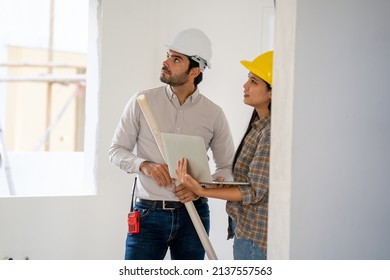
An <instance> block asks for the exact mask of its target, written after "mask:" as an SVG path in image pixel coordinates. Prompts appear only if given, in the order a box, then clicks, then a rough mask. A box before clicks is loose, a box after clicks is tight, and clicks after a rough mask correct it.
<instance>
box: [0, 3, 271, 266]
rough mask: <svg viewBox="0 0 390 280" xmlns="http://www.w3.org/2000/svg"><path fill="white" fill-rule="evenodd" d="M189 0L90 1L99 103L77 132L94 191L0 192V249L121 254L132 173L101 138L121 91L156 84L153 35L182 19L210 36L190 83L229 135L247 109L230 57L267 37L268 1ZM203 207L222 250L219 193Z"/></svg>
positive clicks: (158, 50)
mask: <svg viewBox="0 0 390 280" xmlns="http://www.w3.org/2000/svg"><path fill="white" fill-rule="evenodd" d="M189 3H191V4H193V2H189V1H180V0H175V1H173V0H165V1H154V0H144V1H128V0H115V1H112V0H110V1H102V3H101V2H100V1H97V0H90V7H91V10H90V13H91V14H90V46H89V51H90V52H89V55H90V57H89V62H88V85H87V96H88V98H90V96H93V95H96V94H98V95H99V98H100V106H99V110H98V111H97V110H96V108H95V107H93V106H92V108H91V106H89V108H87V110H88V113H87V114H88V115H87V122H89V126H88V130H87V132H86V133H87V134H86V138H87V139H94V138H95V136H96V142H95V143H96V149H95V146H94V145H93V144H92V145H91V146H88V147H86V152H87V153H92V154H94V153H95V152H96V158H97V160H96V161H89V162H86V168H87V169H89V170H91V169H94V170H95V172H96V184H97V195H96V196H83V197H40V198H39V197H36V198H20V197H19V198H1V199H0V224H1V228H2V230H1V231H0V255H1V257H4V256H11V257H14V258H15V259H22V258H24V257H26V256H28V257H29V258H31V259H122V258H123V253H124V241H125V237H126V214H127V211H128V207H129V199H130V189H131V185H132V184H131V183H132V176H130V175H127V174H125V173H124V172H122V171H120V170H119V168H117V167H115V166H113V165H111V164H110V163H109V161H108V147H109V145H110V142H111V138H112V135H113V133H114V130H115V127H116V125H117V123H118V120H119V117H120V114H121V112H122V110H123V108H124V105H125V103H126V102H127V100H128V99H129V98H130V96H131V95H132V94H133V93H135V91H137V90H140V89H144V88H148V87H152V86H155V85H159V84H160V82H159V75H158V72H159V70H160V68H161V61H162V58H163V57H164V56H165V52H166V50H165V49H164V47H162V46H161V45H160V44H161V43H165V42H167V41H169V40H170V39H171V38H172V37H173V36H174V35H175V34H176V33H177V32H178V31H180V30H182V29H184V28H187V27H190V26H193V27H198V28H201V29H203V30H204V31H205V32H206V33H207V34H208V35H209V37H210V38H211V40H212V41H213V49H214V55H213V58H212V69H207V71H206V72H205V75H204V81H203V82H202V83H201V85H200V88H201V91H202V92H204V94H205V95H206V96H208V97H209V98H210V99H212V100H215V101H216V102H218V103H219V104H221V106H222V107H223V108H224V109H225V111H226V114H227V117H228V119H229V122H230V123H231V125H232V131H233V133H234V137H235V140H236V143H237V142H238V141H239V139H240V137H241V135H242V132H243V130H244V127H245V126H246V124H247V122H248V119H249V115H250V112H251V110H250V109H249V108H246V107H245V106H244V105H243V103H242V94H243V93H242V84H243V83H244V81H245V79H246V76H247V71H246V70H245V69H244V68H243V67H242V66H241V65H240V63H239V61H240V60H241V59H253V58H254V57H255V56H257V55H258V54H260V53H261V52H262V51H265V50H267V48H269V47H270V46H272V43H271V42H270V38H271V37H272V36H271V34H272V29H271V31H269V30H268V29H270V28H272V26H270V25H272V19H273V18H272V16H273V13H272V11H271V10H270V8H271V7H272V5H273V1H265V0H263V1H258V0H245V1H233V0H230V1H222V2H220V1H207V0H200V1H197V2H196V5H195V6H196V7H195V6H194V7H190V6H189ZM263 6H267V7H268V8H264V9H263ZM264 15H265V16H264ZM263 18H266V20H265V22H264V23H263V20H262V19H263ZM96 21H97V22H96ZM263 25H264V27H263ZM263 29H264V30H266V32H264V33H263V32H261V30H263ZM264 34H268V35H264ZM98 54H99V56H98ZM87 102H88V104H89V105H91V104H90V102H94V101H93V100H89V101H87ZM96 118H99V125H98V126H96V125H95V120H96ZM89 143H90V142H89ZM59 180H61V178H59ZM211 211H212V221H211V222H212V229H211V242H212V244H213V246H214V247H215V248H214V249H215V251H216V253H217V255H218V258H219V259H231V258H232V254H231V242H230V241H226V227H227V216H226V214H225V210H224V202H222V201H220V202H217V201H213V202H211Z"/></svg>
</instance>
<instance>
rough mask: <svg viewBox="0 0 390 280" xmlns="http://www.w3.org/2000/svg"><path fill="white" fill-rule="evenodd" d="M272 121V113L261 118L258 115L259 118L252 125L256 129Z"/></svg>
mask: <svg viewBox="0 0 390 280" xmlns="http://www.w3.org/2000/svg"><path fill="white" fill-rule="evenodd" d="M270 123H271V114H269V115H268V116H266V117H265V118H259V117H257V119H256V120H255V121H254V122H253V123H252V127H253V128H254V129H259V130H261V129H263V128H264V127H266V126H267V125H269V124H270Z"/></svg>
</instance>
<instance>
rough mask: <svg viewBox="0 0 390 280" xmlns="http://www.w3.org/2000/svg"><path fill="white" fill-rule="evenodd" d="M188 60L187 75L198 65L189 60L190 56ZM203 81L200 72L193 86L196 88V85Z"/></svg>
mask: <svg viewBox="0 0 390 280" xmlns="http://www.w3.org/2000/svg"><path fill="white" fill-rule="evenodd" d="M186 56H187V57H188V60H189V61H190V65H189V66H188V70H187V74H188V73H190V70H191V69H192V68H195V67H199V63H198V62H196V61H195V60H193V59H192V58H191V56H188V55H186ZM202 80H203V72H200V73H199V75H198V76H197V77H196V78H195V80H194V85H195V86H197V85H198V84H200V82H201V81H202Z"/></svg>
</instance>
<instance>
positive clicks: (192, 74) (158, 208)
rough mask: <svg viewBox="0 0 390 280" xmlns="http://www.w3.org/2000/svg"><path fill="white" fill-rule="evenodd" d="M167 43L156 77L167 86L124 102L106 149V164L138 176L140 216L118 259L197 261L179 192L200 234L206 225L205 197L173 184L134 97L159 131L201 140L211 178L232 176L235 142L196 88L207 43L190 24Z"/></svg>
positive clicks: (200, 253) (206, 61)
mask: <svg viewBox="0 0 390 280" xmlns="http://www.w3.org/2000/svg"><path fill="white" fill-rule="evenodd" d="M167 48H168V52H167V58H166V60H165V61H164V62H163V64H162V69H161V76H160V80H161V81H162V82H163V83H165V84H166V85H165V86H160V87H157V88H152V89H148V90H143V91H140V92H138V93H136V94H135V95H134V96H133V97H132V98H131V99H130V100H129V102H128V104H127V105H126V107H125V109H124V112H123V114H122V117H121V119H120V121H119V124H118V127H117V129H116V132H115V135H114V137H113V140H112V145H111V147H110V151H109V157H110V160H111V162H112V163H113V164H115V165H117V166H118V167H120V168H121V169H122V170H124V171H125V172H128V173H137V174H138V179H139V180H138V182H137V185H136V187H135V195H136V197H137V200H136V203H135V208H136V209H137V210H138V211H139V213H140V232H139V233H138V234H128V235H127V240H126V253H125V259H133V260H135V259H139V260H150V259H154V260H155V259H164V257H165V255H166V252H167V250H168V248H169V249H170V252H171V259H175V260H176V259H177V260H178V259H180V260H182V259H190V260H201V259H204V256H205V250H204V248H203V246H202V244H201V241H200V239H199V237H198V235H197V232H196V230H195V228H194V226H193V224H192V221H191V218H190V216H189V214H188V213H187V210H186V207H185V205H184V204H183V203H181V202H180V201H179V197H180V200H181V201H193V202H194V205H195V208H196V210H197V212H198V214H199V217H200V218H201V220H202V223H203V226H204V228H205V230H206V232H207V233H208V232H209V228H210V220H209V207H208V203H207V199H206V198H202V197H198V196H196V195H195V194H194V193H193V192H191V191H189V190H187V189H186V188H183V187H182V186H178V187H176V188H175V184H174V181H173V179H172V178H171V177H170V176H169V171H168V166H167V165H166V164H165V163H164V159H163V157H162V155H161V153H160V151H159V149H158V145H157V143H156V142H155V140H154V138H153V134H152V132H151V130H150V128H149V126H148V123H147V121H146V119H145V116H144V115H143V114H142V111H141V108H140V106H139V104H138V103H137V101H136V99H137V97H138V96H139V95H141V94H143V95H144V97H145V99H146V101H147V103H148V104H149V107H150V108H151V111H152V113H153V115H154V118H155V119H156V121H157V125H158V127H159V129H160V131H161V132H168V133H176V134H186V135H198V136H201V137H203V139H204V142H205V146H206V148H207V149H209V148H211V150H212V153H213V158H214V161H215V163H216V173H215V174H214V177H224V178H228V177H230V176H231V171H230V170H231V164H232V161H233V157H234V144H233V139H232V136H231V133H230V129H229V126H228V123H227V120H226V117H225V115H224V113H223V111H222V109H221V108H220V107H219V106H217V105H216V104H214V103H213V102H212V101H210V100H209V99H207V98H206V97H205V96H203V95H202V94H200V91H199V88H198V84H199V83H200V82H201V81H202V78H203V71H204V70H205V69H206V67H210V59H211V42H210V40H209V38H208V37H207V36H206V35H205V34H204V33H203V32H202V31H201V30H198V29H194V28H190V29H186V30H183V31H182V32H180V33H179V34H178V35H177V36H176V37H175V38H174V40H173V41H172V42H171V43H170V44H169V45H167ZM135 151H136V153H135Z"/></svg>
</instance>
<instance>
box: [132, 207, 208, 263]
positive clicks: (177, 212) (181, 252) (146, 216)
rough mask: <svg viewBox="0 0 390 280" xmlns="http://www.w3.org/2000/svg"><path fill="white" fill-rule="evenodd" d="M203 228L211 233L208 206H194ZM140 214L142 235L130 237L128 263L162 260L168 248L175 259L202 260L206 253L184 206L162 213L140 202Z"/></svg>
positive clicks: (162, 211)
mask: <svg viewBox="0 0 390 280" xmlns="http://www.w3.org/2000/svg"><path fill="white" fill-rule="evenodd" d="M195 207H196V210H197V211H198V214H199V217H200V219H201V221H202V223H203V226H204V228H205V230H206V232H207V234H208V233H209V230H210V211H209V206H208V204H207V203H202V204H198V205H195ZM135 209H138V211H139V212H140V217H141V219H140V233H138V234H128V235H127V239H126V253H125V259H126V260H162V259H164V257H165V255H166V253H167V250H168V248H169V249H170V252H171V259H172V260H203V259H204V257H205V250H204V248H203V245H202V243H201V241H200V239H199V237H198V234H197V232H196V230H195V227H194V225H193V223H192V220H191V218H190V216H189V214H188V212H187V209H186V207H185V206H183V207H181V208H178V209H174V210H163V209H156V208H151V207H148V206H144V205H142V204H141V203H139V202H137V203H136V204H135Z"/></svg>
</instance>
